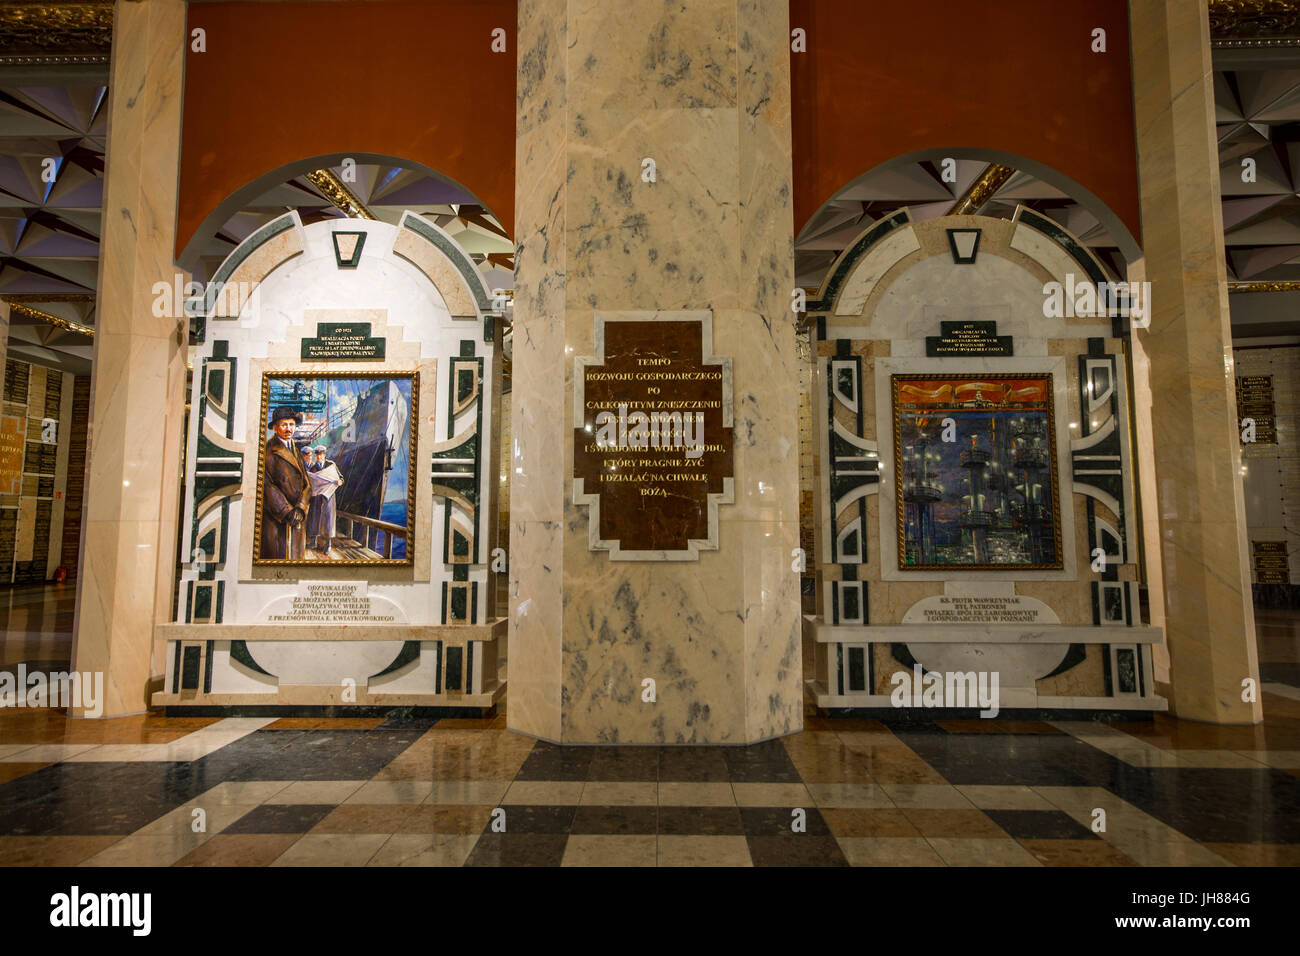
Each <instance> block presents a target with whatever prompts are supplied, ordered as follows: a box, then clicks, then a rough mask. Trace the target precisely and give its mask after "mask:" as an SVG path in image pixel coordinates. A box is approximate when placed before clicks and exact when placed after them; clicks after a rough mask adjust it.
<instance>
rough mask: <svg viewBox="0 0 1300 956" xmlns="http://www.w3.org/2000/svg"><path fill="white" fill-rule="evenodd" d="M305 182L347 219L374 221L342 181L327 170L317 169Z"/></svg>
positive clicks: (372, 216)
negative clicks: (313, 187)
mask: <svg viewBox="0 0 1300 956" xmlns="http://www.w3.org/2000/svg"><path fill="white" fill-rule="evenodd" d="M307 181H308V182H310V183H311V184H312V185H313V186H315V187H316V188H317V189H319V190H320V193H321V195H322V196H324V197H325V198H326V199H328V200H329V201H330V202H332V203H333V204H334V205H335V206H336V207H337V208H338V209H339V211H340V212H342V213H343V215H345V216H347V217H348V218H349V219H374V218H375V217H374V215H372V214H371V212H370V210H369V209H367V208H366V207H365V206H364V205H363V204H362V202H361V200H360V199H359V198H358V197H357V195H356V193H354V192H353V191H352V190H351V189H348V187H347V185H346V184H345V183H344V182H343V180H341V179H339V178H338V177H337V176H335V175H334V173H333V172H331V171H330V170H328V169H318V170H316V171H315V172H310V173H308V174H307Z"/></svg>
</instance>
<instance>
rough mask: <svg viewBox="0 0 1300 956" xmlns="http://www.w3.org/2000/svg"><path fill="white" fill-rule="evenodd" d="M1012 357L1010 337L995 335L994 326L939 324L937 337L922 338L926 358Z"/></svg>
mask: <svg viewBox="0 0 1300 956" xmlns="http://www.w3.org/2000/svg"><path fill="white" fill-rule="evenodd" d="M1012 354H1014V353H1013V351H1012V347H1011V336H1009V335H998V324H997V323H996V322H940V323H939V334H938V335H927V336H926V337H925V355H926V357H927V358H943V357H945V356H961V357H964V356H968V355H1012Z"/></svg>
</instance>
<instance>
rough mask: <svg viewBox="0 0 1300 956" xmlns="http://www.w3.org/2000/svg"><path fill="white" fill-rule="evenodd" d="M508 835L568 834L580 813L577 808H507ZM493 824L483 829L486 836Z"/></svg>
mask: <svg viewBox="0 0 1300 956" xmlns="http://www.w3.org/2000/svg"><path fill="white" fill-rule="evenodd" d="M505 811H506V833H508V834H512V833H513V834H519V833H568V832H569V828H570V827H571V826H573V818H574V816H575V815H576V814H577V812H578V808H577V807H576V806H557V807H551V806H532V805H526V806H516V805H510V806H507V807H505ZM491 828H492V824H490V823H489V824H488V825H487V826H486V827H484V829H483V833H484V835H485V836H486V835H489V834H490V833H491Z"/></svg>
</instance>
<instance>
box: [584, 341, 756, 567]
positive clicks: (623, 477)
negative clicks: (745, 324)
mask: <svg viewBox="0 0 1300 956" xmlns="http://www.w3.org/2000/svg"><path fill="white" fill-rule="evenodd" d="M712 339H713V335H712V322H711V320H710V319H707V318H705V319H684V320H662V321H651V320H648V321H641V320H623V319H618V320H615V319H602V318H597V320H596V349H597V355H596V356H594V357H593V356H584V357H580V358H579V359H578V360H577V363H576V366H575V368H574V393H575V398H576V406H575V409H574V416H573V419H574V423H575V427H574V430H573V475H574V501H575V503H577V504H584V505H589V506H590V508H591V512H590V516H589V520H590V546H591V550H593V551H605V550H607V551H609V552H610V558H611V559H613V560H617V561H693V560H696V559H697V558H698V557H699V552H700V551H701V550H713V549H716V548H717V547H718V525H717V520H718V517H717V515H718V505H719V504H730V503H731V501H732V469H733V459H732V421H731V360H730V359H727V358H718V357H715V356H712V355H710V354H709V351H710V350H711V348H712Z"/></svg>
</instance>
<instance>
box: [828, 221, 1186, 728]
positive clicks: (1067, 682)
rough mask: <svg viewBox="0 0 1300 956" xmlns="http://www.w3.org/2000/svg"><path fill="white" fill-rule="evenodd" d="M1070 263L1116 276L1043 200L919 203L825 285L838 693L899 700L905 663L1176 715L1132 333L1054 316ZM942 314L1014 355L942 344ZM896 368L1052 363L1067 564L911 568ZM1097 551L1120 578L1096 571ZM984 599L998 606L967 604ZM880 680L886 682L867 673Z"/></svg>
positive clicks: (1083, 277)
mask: <svg viewBox="0 0 1300 956" xmlns="http://www.w3.org/2000/svg"><path fill="white" fill-rule="evenodd" d="M952 230H957V231H959V232H960V231H966V232H970V231H978V232H979V234H980V240H979V243H978V245H977V246H976V247H975V248H976V251H975V253H974V254H971V255H968V256H965V257H963V256H959V255H958V250H956V249H955V248H954V247H953V245H952V241H951V236H949V235H948V234H949V232H950V231H952ZM1071 275H1072V276H1074V279H1075V281H1076V282H1082V281H1104V279H1105V272H1104V270H1103V269H1102V267H1101V265H1100V263H1099V262H1097V260H1096V259H1095V257H1093V256H1092V255H1091V254H1090V253H1089V251H1088V250H1087V249H1086V248H1085V247H1084V246H1083V245H1082V244H1081V243H1079V241H1078V240H1077V239H1076V238H1075V237H1074V236H1072V235H1070V234H1069V232H1068V231H1067V230H1065V229H1063V228H1061V227H1060V226H1059V225H1058V224H1056V223H1055V222H1053V221H1051V220H1049V219H1046V218H1045V217H1042V216H1041V215H1039V214H1037V213H1034V212H1032V211H1031V210H1028V209H1025V208H1024V207H1021V208H1020V209H1018V210H1017V211H1016V214H1015V215H1014V216H1013V217H1012V219H1010V220H1005V219H994V218H988V217H979V216H948V217H940V218H937V219H930V220H926V221H925V222H921V223H914V222H912V220H911V217H910V215H909V214H908V212H907V210H906V209H901V210H899V211H897V212H895V213H893V214H890V215H887V216H885V217H882V218H881V219H880V220H878V221H877V222H875V223H873V224H871V225H870V226H869V227H868V228H867V229H866V230H864V231H863V232H862V233H861V234H860V235H859V236H858V237H857V238H856V239H855V240H854V241H853V242H851V243H850V244H849V247H848V248H847V249H846V250H845V251H844V252H843V253H842V254H841V255H840V256H839V257H838V258H837V260H836V261H835V263H834V264H833V265H832V266H831V269H830V271H829V272H828V274H827V278H826V280H825V281H824V283H823V286H822V288H821V289H820V290H818V293H817V294H816V296H815V297H814V296H810V301H809V302H808V311H809V315H810V317H811V318H812V320H813V321H814V322H815V324H816V334H815V336H814V339H815V341H814V352H815V356H816V357H815V363H816V370H817V380H816V381H817V385H816V387H815V391H814V402H815V404H816V411H815V417H814V423H815V424H814V428H815V430H816V434H817V435H818V440H819V455H820V458H821V462H822V464H821V468H820V469H819V472H820V474H819V478H818V482H819V487H818V491H817V499H816V500H817V505H818V508H817V512H818V515H817V531H818V536H819V539H820V540H819V546H818V550H817V561H818V563H819V564H820V565H821V568H820V571H821V573H820V575H819V588H820V590H819V607H820V608H821V609H822V613H821V615H820V617H818V618H817V620H816V623H815V624H811V625H810V627H811V629H812V630H813V632H814V635H815V640H816V641H817V643H818V645H819V647H821V648H824V649H823V650H822V652H821V653H819V654H818V658H817V659H818V677H817V679H816V680H815V681H814V690H815V692H816V694H817V696H818V701H819V705H820V706H823V707H830V708H868V709H870V708H886V707H891V704H892V702H891V698H890V692H889V689H888V688H887V687H885V686H884V685H885V682H886V681H887V680H888V679H889V677H890V675H891V674H892V673H893V671H894V670H899V671H901V672H906V673H907V674H909V675H910V674H911V668H912V666H913V665H919V666H920V667H921V668H922V669H923V670H924V671H926V672H935V673H941V674H946V673H949V672H967V671H970V670H980V669H981V668H982V669H984V670H997V671H998V672H999V673H1000V674H1001V676H1002V679H1003V680H1002V707H1003V708H1007V709H1015V710H1020V711H1022V712H1024V711H1030V710H1037V711H1043V710H1052V711H1055V710H1084V711H1094V712H1096V711H1108V710H1112V711H1113V710H1130V711H1142V710H1163V709H1166V707H1167V703H1166V701H1164V700H1163V699H1162V698H1160V697H1158V696H1157V695H1156V694H1155V692H1154V680H1153V677H1154V672H1153V668H1152V654H1151V648H1152V645H1153V644H1156V643H1158V642H1159V641H1160V640H1161V639H1162V637H1163V634H1162V631H1161V629H1160V628H1158V627H1148V626H1144V624H1143V621H1142V620H1141V617H1140V614H1139V613H1138V612H1137V586H1138V583H1139V569H1138V567H1137V560H1138V559H1137V549H1136V540H1137V531H1138V526H1137V519H1136V508H1135V504H1136V491H1135V489H1134V487H1133V484H1134V482H1133V470H1134V469H1133V454H1132V449H1131V448H1130V442H1129V434H1130V428H1129V424H1128V423H1129V421H1130V419H1131V417H1132V416H1133V402H1132V398H1131V396H1130V394H1129V388H1128V381H1127V376H1126V374H1125V365H1126V363H1127V356H1126V354H1125V352H1124V349H1123V344H1122V343H1123V339H1124V338H1125V337H1126V336H1127V330H1126V329H1125V328H1124V326H1123V323H1122V322H1116V321H1113V320H1112V319H1111V318H1109V317H1105V316H1077V317H1073V316H1063V317H1055V316H1049V315H1048V314H1046V310H1045V309H1044V301H1045V289H1046V284H1047V283H1050V282H1063V281H1064V280H1066V278H1067V277H1068V276H1071ZM942 322H953V323H962V322H978V323H984V324H992V325H995V326H996V328H995V329H993V330H992V334H996V335H997V336H998V337H999V339H1002V338H1005V339H1006V341H1007V342H1009V343H1010V346H1009V347H1010V349H1011V351H1010V354H998V353H997V352H996V351H993V350H988V351H979V350H976V351H973V352H971V353H970V354H952V355H944V354H942V353H935V354H931V353H930V351H929V348H928V346H927V338H931V337H938V336H940V334H941V323H942ZM986 334H989V330H986ZM897 375H904V376H907V375H912V376H918V375H922V376H926V377H931V378H941V379H942V378H945V377H952V378H954V379H955V380H957V381H979V380H983V379H984V377H986V376H997V375H1010V376H1031V377H1032V376H1039V375H1049V376H1051V389H1050V393H1051V395H1052V403H1051V412H1050V414H1051V416H1052V418H1051V428H1050V429H1049V434H1050V435H1052V436H1053V442H1052V443H1053V449H1054V450H1053V461H1054V462H1055V464H1054V467H1053V468H1052V469H1051V470H1050V472H1049V473H1050V474H1051V476H1052V478H1053V484H1054V485H1055V486H1056V488H1057V489H1058V491H1057V492H1056V501H1057V504H1056V505H1055V510H1054V519H1053V525H1054V530H1055V531H1056V532H1058V533H1059V535H1060V545H1059V549H1058V555H1057V563H1056V564H1055V566H1049V565H1043V566H1041V567H1017V568H995V567H978V568H976V567H972V568H965V567H962V566H960V565H959V564H954V565H952V566H945V567H943V568H942V569H941V570H936V569H931V568H928V567H927V568H914V567H904V561H903V560H902V557H901V555H900V552H901V551H902V543H901V542H902V537H903V531H902V529H901V527H900V525H899V522H898V518H897V514H898V513H899V511H900V510H901V509H902V505H901V504H899V502H900V501H902V498H903V496H902V493H901V491H900V490H899V485H900V482H901V478H902V476H901V474H900V469H901V468H905V467H906V461H904V460H902V459H900V457H899V454H900V453H899V439H898V425H897V424H896V421H895V409H894V393H893V384H892V383H893V379H894V376H897ZM962 376H966V378H962ZM1094 376H1095V379H1094ZM1094 385H1095V388H1093V387H1092V386H1094ZM955 407H956V406H954V408H955ZM986 437H987V436H986ZM1045 486H1046V485H1045V483H1044V487H1045ZM909 500H910V499H909ZM945 500H946V499H945ZM1008 510H1009V506H1008ZM999 527H1000V526H999ZM858 528H860V529H862V530H863V531H864V534H863V535H861V536H859V537H857V538H855V539H854V540H855V541H856V544H855V545H854V547H853V548H852V549H845V548H843V547H841V542H842V540H843V539H844V537H845V534H846V533H847V532H849V531H851V530H853V529H858ZM863 538H865V542H864V541H863V540H862V539H863ZM990 540H991V539H990ZM1117 543H1118V545H1119V546H1118V547H1116V544H1117ZM864 545H865V546H864ZM1096 547H1101V548H1102V550H1103V553H1104V554H1105V555H1107V560H1108V561H1109V562H1110V564H1111V568H1110V571H1109V572H1104V571H1103V572H1102V573H1098V572H1097V569H1096V567H1095V566H1094V562H1093V559H1092V555H1093V554H1094V553H1095V548H1096ZM850 592H851V594H852V595H853V597H852V606H854V607H858V608H861V609H862V610H861V611H860V612H856V613H854V614H851V615H849V614H848V613H847V612H846V610H845V609H846V607H847V606H848V605H846V604H845V602H844V596H845V594H846V593H850ZM980 603H983V604H984V605H985V606H987V607H990V608H992V607H997V608H999V610H998V611H997V613H996V614H995V615H994V616H992V617H980V616H972V617H970V619H967V618H964V617H962V616H961V614H963V613H966V611H978V610H980V607H979V606H978V605H979V604H980ZM954 608H963V610H962V611H959V612H954V611H953V610H951V609H954ZM954 613H957V615H958V616H957V617H952V616H951V615H952V614H954ZM998 614H1001V615H1003V616H1004V617H1005V620H1003V619H1001V618H999V617H998V616H997V615H998ZM1021 621H1023V622H1024V623H1023V624H1022V623H1013V622H1021ZM864 655H865V657H864ZM850 659H852V660H853V661H855V663H853V665H852V674H850V664H849V662H850ZM1132 666H1136V670H1137V677H1136V680H1137V681H1138V683H1139V684H1140V687H1139V688H1137V689H1133V690H1129V689H1127V686H1125V687H1121V686H1120V683H1119V677H1118V676H1116V675H1118V673H1119V671H1118V669H1119V668H1123V670H1124V673H1125V675H1126V677H1125V679H1127V675H1128V674H1129V673H1130V671H1131V668H1132ZM864 675H865V676H864ZM864 680H865V681H866V682H868V683H870V684H871V686H857V687H852V686H850V683H852V682H854V681H864ZM891 709H892V708H891Z"/></svg>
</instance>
